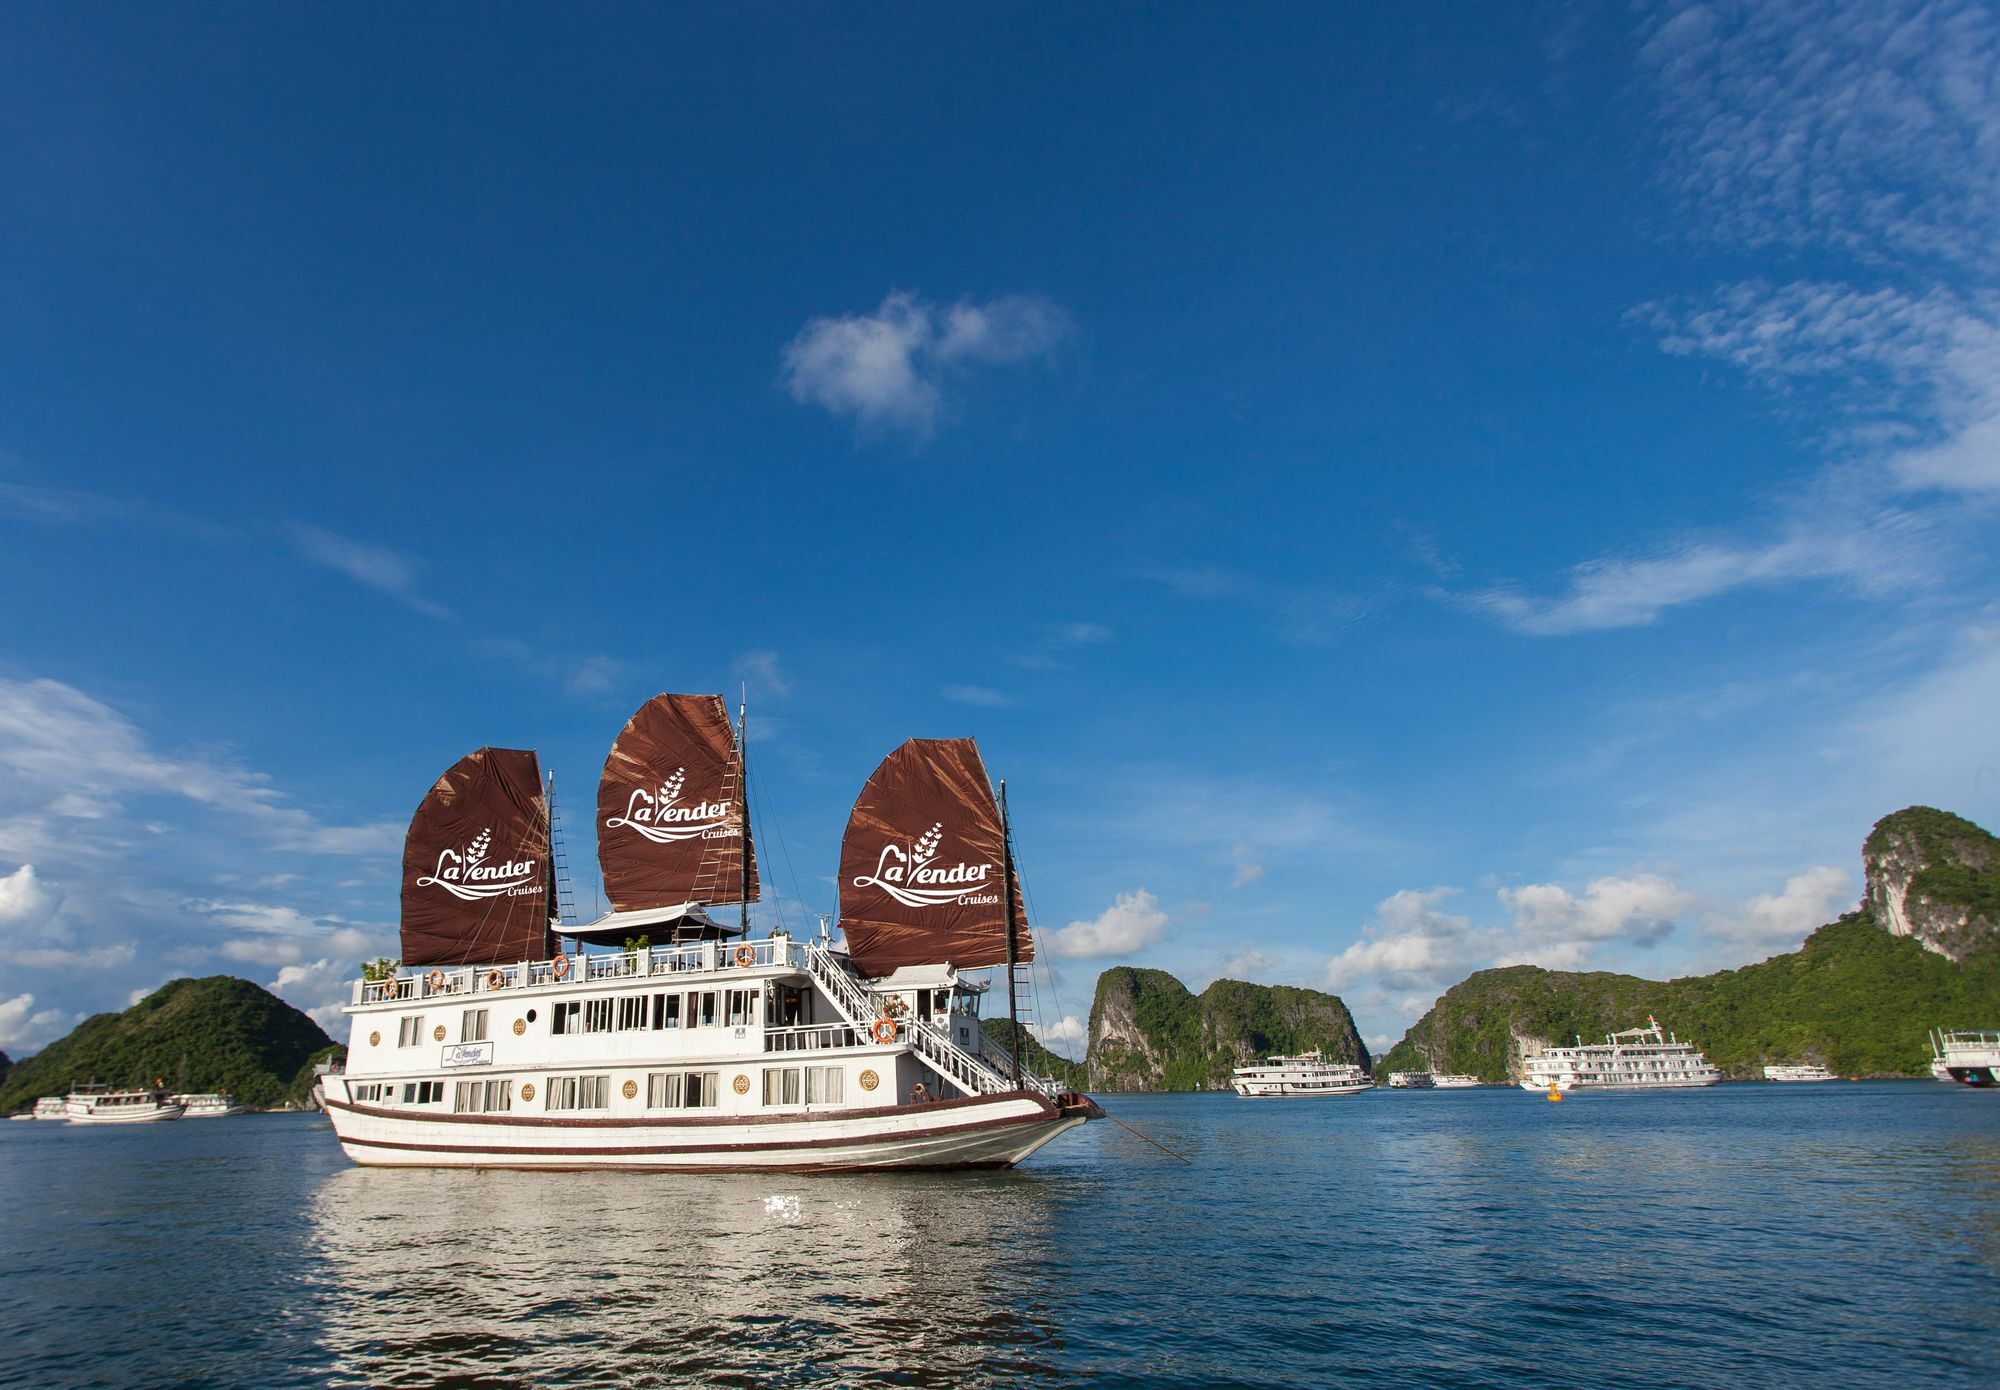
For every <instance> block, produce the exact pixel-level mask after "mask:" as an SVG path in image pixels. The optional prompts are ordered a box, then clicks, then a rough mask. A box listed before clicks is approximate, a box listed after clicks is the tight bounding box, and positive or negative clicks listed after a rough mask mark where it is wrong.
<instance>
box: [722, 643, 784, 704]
mask: <svg viewBox="0 0 2000 1390" xmlns="http://www.w3.org/2000/svg"><path fill="white" fill-rule="evenodd" d="M729 673H730V674H731V675H732V676H734V677H736V679H737V680H738V681H739V682H743V683H747V684H748V685H749V686H751V687H752V688H753V689H754V690H756V691H757V692H758V693H759V694H761V695H767V696H769V697H771V698H773V699H779V700H782V699H783V698H784V697H785V696H787V695H789V694H791V693H792V683H791V681H790V680H789V679H788V678H787V677H786V675H785V673H784V669H783V668H782V666H781V665H780V664H779V662H778V654H777V653H776V652H773V651H753V652H742V653H740V654H738V656H737V657H736V659H735V660H734V661H732V662H730V663H729Z"/></svg>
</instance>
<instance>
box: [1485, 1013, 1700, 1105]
mask: <svg viewBox="0 0 2000 1390" xmlns="http://www.w3.org/2000/svg"><path fill="white" fill-rule="evenodd" d="M1720 1080H1722V1072H1721V1070H1720V1069H1719V1068H1718V1067H1716V1066H1715V1064H1714V1063H1712V1062H1710V1061H1709V1060H1708V1059H1707V1058H1706V1057H1704V1056H1702V1054H1701V1053H1700V1052H1699V1051H1698V1050H1696V1048H1695V1045H1694V1044H1693V1043H1685V1042H1681V1041H1680V1040H1679V1039H1677V1038H1674V1037H1672V1036H1671V1035H1669V1034H1666V1033H1664V1032H1662V1031H1661V1029H1660V1024H1659V1020H1657V1019H1655V1018H1653V1017H1652V1016H1651V1015H1648V1016H1647V1018H1646V1026H1645V1027H1644V1028H1627V1029H1624V1030H1623V1031H1621V1032H1616V1033H1608V1034H1606V1035H1605V1039H1604V1041H1603V1042H1602V1043H1590V1044H1585V1042H1584V1041H1583V1039H1582V1038H1581V1037H1579V1038H1578V1039H1577V1040H1576V1045H1575V1046H1573V1047H1551V1048H1547V1049H1545V1050H1544V1051H1543V1052H1542V1053H1541V1054H1540V1055H1539V1056H1535V1057H1529V1058H1526V1059H1524V1060H1523V1061H1522V1063H1521V1079H1520V1085H1521V1089H1522V1090H1524V1091H1553V1092H1555V1093H1556V1094H1558V1095H1562V1094H1567V1093H1568V1092H1570V1091H1656V1090H1674V1089H1681V1088H1687V1087H1695V1086H1713V1085H1715V1084H1716V1083H1717V1082H1718V1081H1720Z"/></svg>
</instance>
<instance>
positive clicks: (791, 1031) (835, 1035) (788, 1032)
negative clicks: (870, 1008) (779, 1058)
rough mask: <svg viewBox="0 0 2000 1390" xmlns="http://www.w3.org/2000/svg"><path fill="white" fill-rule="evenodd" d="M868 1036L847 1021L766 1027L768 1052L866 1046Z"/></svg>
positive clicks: (816, 1050)
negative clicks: (787, 1026)
mask: <svg viewBox="0 0 2000 1390" xmlns="http://www.w3.org/2000/svg"><path fill="white" fill-rule="evenodd" d="M866 1045H867V1040H866V1038H865V1037H864V1036H863V1035H862V1034H861V1033H859V1032H857V1031H855V1030H854V1029H853V1028H851V1027H849V1026H848V1025H847V1024H845V1023H812V1024H806V1025H804V1026H801V1027H792V1028H766V1029H765V1030H764V1050H765V1051H766V1052H819V1051H824V1050H827V1049H830V1048H838V1047H865V1046H866Z"/></svg>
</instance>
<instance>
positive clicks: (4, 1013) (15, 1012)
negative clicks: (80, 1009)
mask: <svg viewBox="0 0 2000 1390" xmlns="http://www.w3.org/2000/svg"><path fill="white" fill-rule="evenodd" d="M77 1017H78V1016H77V1015H75V1014H70V1013H64V1012H63V1011H62V1010H61V1009H37V1008H36V1007H35V996H34V995H32V994H17V995H15V996H14V997H13V998H11V999H0V1049H4V1050H5V1051H6V1052H8V1053H9V1054H10V1055H12V1056H14V1057H15V1058H16V1059H17V1060H18V1059H19V1057H20V1055H21V1054H22V1053H24V1052H33V1051H34V1050H36V1049H37V1048H40V1047H42V1046H43V1045H45V1044H47V1043H50V1042H53V1041H54V1040H55V1039H57V1038H59V1037H61V1036H62V1035H63V1034H64V1033H66V1032H68V1031H69V1030H70V1028H71V1027H73V1026H74V1025H75V1024H76V1022H77Z"/></svg>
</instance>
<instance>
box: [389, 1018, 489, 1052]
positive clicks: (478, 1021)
mask: <svg viewBox="0 0 2000 1390" xmlns="http://www.w3.org/2000/svg"><path fill="white" fill-rule="evenodd" d="M458 1040H459V1041H460V1042H462V1043H474V1042H485V1041H486V1010H484V1009H466V1010H464V1011H462V1012H461V1013H460V1014H459V1016H458ZM426 1041H427V1039H426V1038H425V1036H424V1016H423V1015H422V1014H409V1015H407V1016H406V1017H404V1018H402V1019H399V1020H398V1021H397V1024H396V1046H398V1047H420V1046H422V1045H423V1043H424V1042H426Z"/></svg>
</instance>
